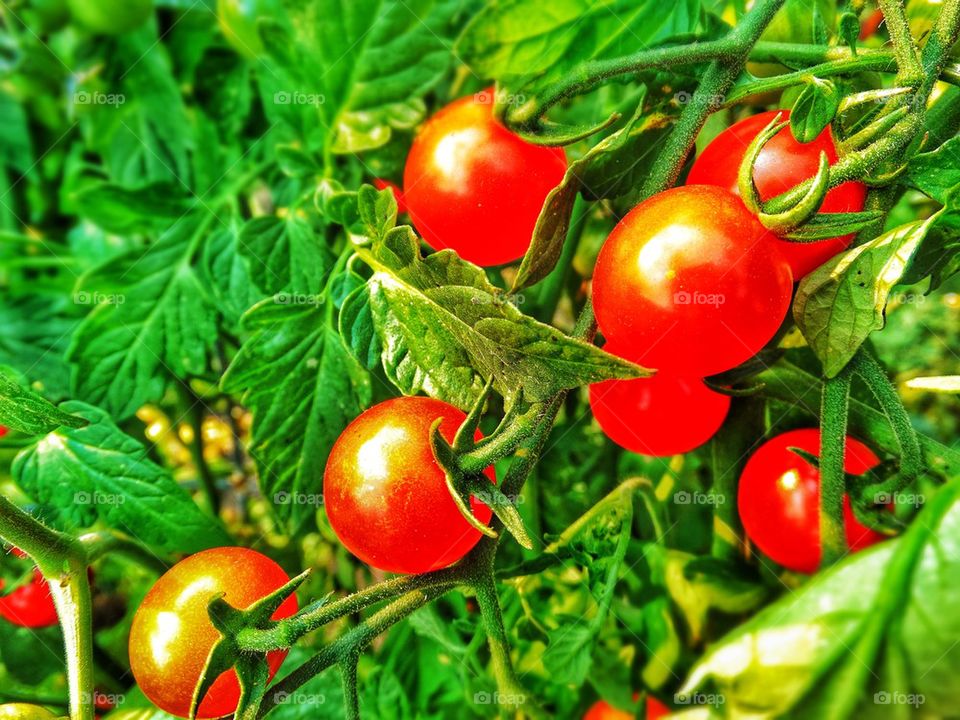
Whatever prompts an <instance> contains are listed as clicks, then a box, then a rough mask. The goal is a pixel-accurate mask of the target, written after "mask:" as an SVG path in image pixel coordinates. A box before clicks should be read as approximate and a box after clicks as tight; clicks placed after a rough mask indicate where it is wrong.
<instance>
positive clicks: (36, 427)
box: [0, 367, 86, 435]
mask: <svg viewBox="0 0 960 720" xmlns="http://www.w3.org/2000/svg"><path fill="white" fill-rule="evenodd" d="M0 425H5V426H7V427H11V428H13V429H14V430H19V431H20V432H25V433H27V434H29V435H42V434H44V433H47V432H50V431H51V430H54V429H56V428H58V427H60V426H61V425H63V426H66V427H72V428H78V427H83V426H84V425H86V421H84V420H83V419H82V418H78V417H76V416H74V415H70V414H69V413H65V412H64V411H63V410H60V409H59V408H58V407H56V406H55V405H53V404H52V403H50V402H49V401H47V400H46V399H44V398H43V397H41V396H40V395H38V394H37V393H35V392H33V391H32V390H28V389H26V388H24V387H21V386H20V385H19V384H17V383H16V382H14V381H13V380H12V379H11V378H10V377H7V375H6V374H4V368H2V367H0Z"/></svg>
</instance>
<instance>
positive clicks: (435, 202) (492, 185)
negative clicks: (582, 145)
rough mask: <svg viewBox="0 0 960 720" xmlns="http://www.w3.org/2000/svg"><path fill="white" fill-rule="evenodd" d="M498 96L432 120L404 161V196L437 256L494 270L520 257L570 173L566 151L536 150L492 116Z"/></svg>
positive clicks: (458, 104)
mask: <svg viewBox="0 0 960 720" xmlns="http://www.w3.org/2000/svg"><path fill="white" fill-rule="evenodd" d="M493 97H494V94H493V90H492V89H491V90H486V91H484V92H481V93H477V94H476V95H471V96H468V97H465V98H461V99H459V100H457V101H455V102H453V103H451V104H450V105H447V106H446V107H445V108H443V109H442V110H440V111H439V112H438V113H437V114H436V115H434V116H433V117H432V118H430V119H429V120H428V121H427V123H426V124H425V125H424V126H423V128H422V129H421V130H420V132H419V133H418V134H417V136H416V138H415V139H414V141H413V146H412V147H411V148H410V153H409V155H408V156H407V164H406V167H405V169H404V173H403V191H404V198H405V200H406V203H407V208H408V209H409V211H410V217H411V219H412V220H413V225H414V227H416V229H417V231H418V232H419V233H420V235H422V236H423V239H424V240H425V241H426V242H427V244H428V245H430V247H432V248H433V249H434V250H442V249H444V248H451V249H453V250H456V251H457V253H458V254H459V255H460V257H462V258H463V259H464V260H468V261H470V262H472V263H475V264H477V265H481V266H484V267H490V266H494V265H503V264H505V263H509V262H513V261H514V260H518V259H519V258H521V257H523V255H524V254H525V253H526V251H527V248H529V247H530V238H531V236H532V235H533V230H534V227H535V226H536V224H537V218H538V217H539V215H540V210H541V208H542V207H543V202H544V200H546V198H547V195H548V194H549V193H550V191H551V190H553V188H555V187H556V186H557V185H559V184H560V181H561V180H562V179H563V176H564V173H565V172H566V170H567V159H566V154H565V153H564V151H563V149H562V148H549V147H543V146H539V145H533V144H531V143H528V142H526V141H525V140H523V139H521V138H520V137H519V136H518V135H515V134H514V133H512V132H510V131H509V130H507V129H506V128H505V127H504V126H503V125H501V124H500V122H499V121H497V120H496V119H495V118H494V116H493Z"/></svg>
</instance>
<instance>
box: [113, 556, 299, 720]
mask: <svg viewBox="0 0 960 720" xmlns="http://www.w3.org/2000/svg"><path fill="white" fill-rule="evenodd" d="M288 580H289V578H288V577H287V574H286V573H285V572H284V570H283V568H281V567H280V566H279V565H277V563H275V562H274V561H273V560H271V559H270V558H268V557H267V556H266V555H261V554H260V553H258V552H256V551H254V550H249V549H246V548H235V547H224V548H216V549H213V550H205V551H203V552H200V553H197V554H196V555H191V556H190V557H188V558H186V559H185V560H182V561H181V562H179V563H177V564H176V565H175V566H173V567H172V568H171V569H170V570H168V571H167V572H166V574H164V575H163V576H162V577H161V578H160V579H159V580H157V582H156V584H155V585H154V586H153V587H152V588H151V589H150V592H148V593H147V595H146V597H145V598H144V599H143V603H142V604H141V605H140V608H139V609H138V610H137V613H136V615H135V616H134V619H133V625H132V627H131V629H130V667H131V668H132V670H133V675H134V677H135V678H136V681H137V684H138V685H139V686H140V689H141V690H143V692H144V694H145V695H146V696H147V697H148V698H149V699H150V701H151V702H152V703H153V704H154V705H156V706H157V707H159V708H160V709H161V710H164V711H166V712H168V713H170V714H171V715H176V716H178V717H187V715H188V714H189V712H190V700H191V698H192V697H193V692H194V689H195V688H196V685H197V682H198V681H199V678H200V674H201V673H202V672H203V668H204V666H205V665H206V662H207V656H208V655H209V653H210V649H211V648H212V647H213V645H214V644H215V643H216V642H217V640H219V638H220V633H219V632H218V631H217V629H216V628H214V626H213V624H212V623H211V622H210V616H209V615H208V613H207V606H208V604H209V603H210V601H211V600H212V599H213V598H214V597H217V596H218V595H220V594H224V599H225V600H226V601H227V602H228V603H230V604H231V605H232V606H234V607H236V608H240V609H246V608H248V607H250V605H252V604H253V603H255V602H256V601H258V600H260V599H262V598H263V597H265V596H267V595H269V594H270V593H272V592H274V591H275V590H277V589H279V588H280V587H281V586H283V585H284V584H286V582H287V581H288ZM296 611H297V599H296V597H293V596H292V597H290V598H287V600H285V601H284V603H283V604H282V605H281V606H280V607H279V608H278V609H277V612H275V613H274V614H273V619H274V620H279V619H282V618H285V617H289V616H290V615H293V614H294V613H295V612H296ZM286 654H287V653H286V651H276V652H272V653H269V654H268V655H267V664H268V665H269V667H270V677H271V678H272V677H273V676H274V674H275V673H276V672H277V669H278V668H279V667H280V664H281V663H282V662H283V659H284V657H286ZM239 699H240V684H239V681H238V680H237V675H236V672H234V671H233V670H230V671H228V672H226V673H224V674H223V675H221V676H220V677H219V678H217V680H216V682H215V683H214V684H213V687H212V688H211V689H210V692H209V693H207V695H206V697H205V698H204V700H203V702H201V703H200V712H199V713H198V715H197V717H200V718H218V717H222V716H224V715H230V714H232V713H233V711H234V710H236V708H237V702H238V701H239Z"/></svg>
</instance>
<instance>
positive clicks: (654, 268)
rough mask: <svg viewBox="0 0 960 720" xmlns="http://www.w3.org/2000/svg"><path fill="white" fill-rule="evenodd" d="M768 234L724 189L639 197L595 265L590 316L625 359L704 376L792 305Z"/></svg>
mask: <svg viewBox="0 0 960 720" xmlns="http://www.w3.org/2000/svg"><path fill="white" fill-rule="evenodd" d="M791 291H792V279H791V275H790V268H789V266H788V265H787V263H786V262H785V261H784V260H783V258H782V257H781V256H780V253H779V251H778V250H777V248H776V247H775V246H774V243H773V241H772V235H770V233H768V232H767V231H766V229H765V228H764V227H763V226H762V225H760V222H759V221H758V220H757V219H756V218H755V217H754V216H753V215H751V214H750V213H749V212H748V211H747V209H746V208H745V207H744V206H743V203H741V202H740V201H739V200H737V198H735V197H734V196H733V195H731V194H730V193H729V192H727V191H726V190H721V189H719V188H715V187H708V186H704V185H699V186H697V185H690V186H686V187H680V188H674V189H672V190H667V191H666V192H662V193H659V194H658V195H655V196H654V197H652V198H650V199H649V200H646V201H644V202H642V203H640V204H639V205H637V206H636V207H635V208H633V210H631V211H630V212H629V213H627V215H626V217H624V218H623V220H621V221H620V224H619V225H617V227H616V228H614V230H613V232H612V233H611V234H610V237H609V238H607V241H606V243H605V244H604V246H603V248H602V249H601V251H600V256H599V257H598V258H597V266H596V269H595V270H594V275H593V302H594V307H595V309H596V313H597V322H598V323H599V325H600V329H601V330H602V331H603V334H604V335H605V336H606V338H607V339H608V340H610V341H611V342H614V343H615V344H616V346H617V347H618V348H620V349H622V351H623V352H625V353H627V354H628V355H629V357H630V359H631V360H634V361H636V362H639V363H641V364H643V365H645V366H647V367H651V368H657V369H659V370H666V371H668V372H670V373H673V374H677V375H687V376H692V377H706V376H708V375H713V374H714V373H719V372H723V371H724V370H729V369H730V368H732V367H735V366H736V365H739V364H740V363H742V362H743V361H744V360H747V359H748V358H750V357H752V356H753V355H754V354H756V352H757V351H758V350H760V348H762V347H763V346H764V345H765V344H766V343H767V342H768V341H769V340H770V339H771V338H772V337H773V336H774V334H775V333H776V331H777V328H779V327H780V323H781V322H782V321H783V318H784V317H785V316H786V314H787V310H788V308H789V307H790V295H791Z"/></svg>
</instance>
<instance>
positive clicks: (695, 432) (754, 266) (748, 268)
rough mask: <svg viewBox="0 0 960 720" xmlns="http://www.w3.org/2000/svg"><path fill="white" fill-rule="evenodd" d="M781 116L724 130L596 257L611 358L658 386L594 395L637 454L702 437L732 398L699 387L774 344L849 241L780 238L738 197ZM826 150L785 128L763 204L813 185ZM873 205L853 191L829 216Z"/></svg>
mask: <svg viewBox="0 0 960 720" xmlns="http://www.w3.org/2000/svg"><path fill="white" fill-rule="evenodd" d="M776 116H777V113H776V112H769V113H761V114H759V115H755V116H753V117H749V118H747V119H745V120H741V121H740V122H738V123H735V124H734V125H733V126H731V127H730V128H728V129H727V130H725V131H724V132H722V133H720V135H718V136H717V137H716V138H715V139H714V140H713V141H712V142H711V143H710V144H709V145H708V146H707V147H706V148H705V149H704V151H703V152H702V153H701V154H700V156H699V157H698V158H697V160H696V161H695V162H694V165H693V168H692V169H691V171H690V174H689V177H688V180H687V185H686V186H684V187H680V188H674V189H672V190H667V191H665V192H662V193H659V194H658V195H655V196H654V197H652V198H649V199H648V200H646V201H644V202H642V203H640V204H639V205H637V206H636V207H635V208H633V210H631V211H630V212H629V213H628V214H627V215H626V216H625V217H624V218H623V219H622V220H621V221H620V223H619V224H618V225H617V227H616V228H615V229H614V230H613V232H612V233H611V234H610V237H609V238H607V241H606V243H605V244H604V246H603V249H602V250H601V252H600V256H599V257H598V259H597V265H596V269H595V271H594V277H593V302H594V307H595V309H596V314H597V322H598V324H599V326H600V329H601V330H602V331H603V334H604V335H605V336H606V338H607V340H608V341H609V343H610V344H609V345H608V350H609V351H610V352H612V353H614V354H617V355H620V356H622V357H624V358H627V359H628V360H632V361H634V362H637V363H639V364H641V365H645V366H647V367H650V368H654V369H656V370H657V371H658V377H660V379H659V380H656V379H655V378H644V379H639V380H613V381H607V382H605V383H601V384H599V385H596V386H594V387H593V388H591V393H590V400H591V407H592V409H593V413H594V417H595V418H596V419H597V421H598V423H599V424H600V426H601V427H602V428H603V430H604V432H606V434H607V435H608V436H609V437H610V438H611V439H612V440H613V441H614V442H616V443H618V444H620V445H621V446H623V447H625V448H627V449H628V450H633V451H635V452H640V453H643V454H646V455H655V456H663V455H670V454H674V453H678V452H686V451H688V450H691V449H693V448H695V447H697V446H699V445H701V444H703V443H704V442H706V441H707V440H708V439H709V438H710V437H711V436H712V435H713V434H714V433H715V432H716V431H717V429H719V427H720V425H721V424H722V423H723V420H724V418H725V416H726V411H727V407H728V405H729V402H728V401H725V400H724V399H722V398H721V397H719V396H718V394H717V393H715V392H714V391H712V390H710V389H708V388H706V387H705V386H704V385H703V384H702V381H701V378H703V377H706V376H708V375H714V374H717V373H721V372H724V371H726V370H730V369H731V368H734V367H736V366H737V365H739V364H740V363H742V362H744V361H745V360H748V359H749V358H751V357H752V356H754V355H755V354H756V353H757V352H758V351H759V350H760V349H761V348H762V347H763V346H764V345H766V344H767V343H768V342H769V341H770V340H771V339H772V338H773V337H774V335H775V334H776V332H777V330H778V329H779V327H780V325H781V323H782V322H783V320H784V318H785V317H786V315H787V311H788V310H789V307H790V300H791V296H792V285H793V282H794V281H795V280H799V279H800V278H802V277H803V276H804V275H806V274H807V273H809V272H810V271H811V270H813V269H814V268H816V267H818V266H819V265H821V264H823V263H824V262H826V261H827V260H828V259H830V258H831V257H833V256H834V255H836V254H837V253H838V252H840V251H841V250H843V249H844V248H845V247H846V246H847V245H849V243H850V241H851V239H852V236H845V237H837V238H831V239H826V240H821V241H818V242H813V243H794V242H790V241H788V240H786V239H784V238H778V237H777V236H775V235H773V234H772V233H771V232H769V231H768V230H767V229H766V228H764V227H763V225H761V223H760V222H759V220H758V219H757V218H756V217H755V216H754V215H753V214H752V213H751V212H750V211H749V210H748V209H747V207H746V206H745V205H744V204H743V202H742V201H741V200H740V198H739V187H738V183H737V176H738V171H739V168H740V165H741V163H742V162H743V159H744V156H745V154H746V149H747V147H748V146H749V145H750V143H751V142H752V141H753V139H754V138H756V136H757V135H758V134H759V133H761V132H762V131H763V130H764V128H766V127H767V126H768V125H769V124H770V123H771V121H773V120H774V118H776ZM783 117H784V118H789V112H786V111H785V112H783ZM821 153H824V154H826V157H827V159H828V161H829V162H830V163H835V162H836V160H837V151H836V147H835V145H834V141H833V137H832V135H831V133H830V129H829V128H827V129H826V130H824V131H823V132H822V133H821V134H820V135H819V136H818V137H817V138H816V139H814V140H813V142H810V143H803V144H802V143H799V142H797V140H796V139H795V138H794V137H793V135H792V134H791V131H790V129H789V128H784V129H783V130H781V131H780V132H779V133H777V134H776V135H775V136H774V137H773V138H772V139H771V140H770V141H769V142H767V143H766V144H765V145H764V147H763V148H762V150H761V151H760V153H759V156H758V158H757V161H756V163H755V165H754V183H755V184H756V186H757V190H758V191H759V193H760V197H761V199H762V200H769V199H770V198H773V197H776V196H777V195H780V194H782V193H784V192H786V191H788V190H790V189H791V188H792V187H794V186H795V185H798V184H799V183H801V182H803V181H804V180H807V179H809V178H811V177H813V176H814V175H815V174H816V171H817V169H818V166H819V158H820V155H821ZM865 196H866V188H865V187H864V186H863V185H862V184H861V183H856V182H847V183H844V184H842V185H840V186H838V187H836V188H833V189H832V190H830V192H828V193H827V195H826V198H825V199H824V201H823V205H822V207H821V209H822V210H823V211H824V212H832V213H841V212H855V211H859V210H862V209H863V205H864V200H865ZM661 376H662V377H661Z"/></svg>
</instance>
